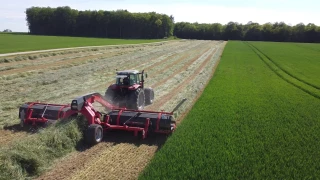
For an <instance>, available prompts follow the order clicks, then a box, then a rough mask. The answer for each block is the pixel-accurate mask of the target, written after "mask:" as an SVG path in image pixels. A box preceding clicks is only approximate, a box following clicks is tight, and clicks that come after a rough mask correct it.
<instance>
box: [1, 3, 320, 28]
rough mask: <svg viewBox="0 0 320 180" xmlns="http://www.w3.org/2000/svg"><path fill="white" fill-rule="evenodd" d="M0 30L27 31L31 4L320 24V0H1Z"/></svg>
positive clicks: (178, 17) (205, 19)
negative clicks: (27, 17)
mask: <svg viewBox="0 0 320 180" xmlns="http://www.w3.org/2000/svg"><path fill="white" fill-rule="evenodd" d="M0 4H1V6H0V31H3V30H4V29H11V30H12V31H14V32H28V27H27V22H26V20H25V18H26V15H25V10H26V9H27V8H29V7H32V6H39V7H58V6H69V7H71V8H72V9H77V10H108V11H112V10H117V9H126V10H128V11H129V12H152V11H154V12H157V13H161V14H167V15H173V17H174V19H175V22H181V21H184V22H198V23H222V24H227V23H228V22H230V21H233V22H238V23H243V24H246V23H247V22H249V21H252V22H257V23H260V24H263V23H267V22H271V23H274V22H285V23H286V24H290V25H296V24H298V23H304V24H308V23H314V24H316V25H318V26H319V25H320V18H319V17H320V9H319V8H320V1H319V0H303V1H302V0H299V1H297V0H257V1H254V0H240V1H239V0H238V1H237V0H217V1H216V0H211V1H209V0H193V1H191V0H153V1H152V0H149V1H148V0H9V1H8V0H0Z"/></svg>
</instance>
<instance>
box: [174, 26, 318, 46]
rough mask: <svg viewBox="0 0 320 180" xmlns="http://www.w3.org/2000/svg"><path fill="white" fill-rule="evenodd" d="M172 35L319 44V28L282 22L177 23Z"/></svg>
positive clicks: (187, 37) (194, 37) (211, 38)
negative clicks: (261, 23)
mask: <svg viewBox="0 0 320 180" xmlns="http://www.w3.org/2000/svg"><path fill="white" fill-rule="evenodd" d="M174 35H175V36H177V37H180V38H186V39H208V40H220V39H223V40H229V39H230V40H248V41H279V42H320V27H319V26H316V25H315V24H312V23H309V24H307V25H304V24H302V23H300V24H297V25H294V26H289V25H287V24H285V23H283V22H277V23H274V24H272V23H266V24H263V25H260V24H258V23H253V22H248V23H247V24H244V25H243V24H239V23H236V22H229V23H228V24H226V25H222V24H219V23H213V24H198V23H187V22H179V23H176V24H175V26H174Z"/></svg>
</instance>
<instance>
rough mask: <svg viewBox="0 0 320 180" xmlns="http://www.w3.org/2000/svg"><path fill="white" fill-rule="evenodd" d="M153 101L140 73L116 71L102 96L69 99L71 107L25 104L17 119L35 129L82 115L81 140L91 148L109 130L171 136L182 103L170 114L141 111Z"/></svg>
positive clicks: (68, 105)
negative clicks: (83, 132) (103, 110)
mask: <svg viewBox="0 0 320 180" xmlns="http://www.w3.org/2000/svg"><path fill="white" fill-rule="evenodd" d="M146 77H147V76H146ZM126 81H128V82H126ZM153 98H154V94H153V90H152V89H151V88H144V71H142V72H141V73H139V72H138V71H135V70H128V71H118V72H117V75H116V83H115V84H112V85H110V86H109V87H108V88H107V90H106V93H105V96H102V95H101V94H100V93H90V94H86V95H83V96H80V97H77V98H75V99H73V100H72V101H71V104H48V103H41V102H27V103H24V104H23V105H21V106H20V108H19V118H20V120H21V124H22V125H25V124H31V125H38V124H45V123H48V122H52V121H53V122H56V121H57V120H62V119H68V118H70V117H74V116H78V114H82V115H83V116H84V117H85V118H86V120H87V124H88V127H87V128H86V132H85V135H84V136H85V140H86V143H88V144H91V145H94V144H97V143H99V142H101V141H102V139H103V135H104V132H106V131H109V130H123V131H132V132H133V133H134V135H135V136H138V135H140V136H141V138H142V139H144V138H146V136H147V134H148V133H161V134H170V133H172V132H173V131H174V130H175V129H176V122H175V120H174V117H173V112H174V111H176V110H177V109H178V108H179V107H180V106H181V104H182V103H183V102H184V101H185V100H186V99H183V100H182V101H181V102H180V103H179V104H178V105H177V106H176V107H175V108H174V109H173V110H172V112H164V111H146V110H143V108H144V105H145V104H152V103H153ZM95 102H98V103H99V104H101V105H102V106H103V107H104V108H105V109H107V113H105V112H100V111H98V110H97V109H96V108H95V107H94V106H93V103H95Z"/></svg>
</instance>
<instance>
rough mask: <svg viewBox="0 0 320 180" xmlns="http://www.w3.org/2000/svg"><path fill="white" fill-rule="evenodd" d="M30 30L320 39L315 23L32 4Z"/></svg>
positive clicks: (62, 33) (101, 34)
mask: <svg viewBox="0 0 320 180" xmlns="http://www.w3.org/2000/svg"><path fill="white" fill-rule="evenodd" d="M26 17H27V18H26V20H27V25H28V27H29V31H30V34H35V35H57V36H84V37H105V38H142V39H146V38H147V39H154V38H165V37H170V36H173V35H174V36H176V37H178V38H184V39H203V40H250V41H280V42H320V27H319V26H316V25H315V24H312V23H309V24H306V25H305V24H302V23H300V24H296V25H294V26H290V25H287V24H285V23H284V22H277V23H273V24H272V23H266V24H261V25H260V24H258V23H254V22H248V23H247V24H239V23H237V22H229V23H227V24H225V25H223V24H220V23H212V24H205V23H202V24H199V23H189V22H178V23H175V22H174V17H173V16H168V15H166V14H159V13H156V12H149V13H130V12H128V11H127V10H117V11H103V10H100V11H90V10H86V11H78V10H75V9H71V8H70V7H69V6H63V7H57V8H50V7H31V8H27V10H26Z"/></svg>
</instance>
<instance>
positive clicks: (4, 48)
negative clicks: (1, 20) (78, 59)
mask: <svg viewBox="0 0 320 180" xmlns="http://www.w3.org/2000/svg"><path fill="white" fill-rule="evenodd" d="M164 40H166V39H148V40H142V39H130V40H127V39H106V38H82V37H63V36H35V35H27V34H14V33H0V54H1V53H10V52H22V51H32V50H46V49H55V48H70V47H81V46H100V45H119V44H138V43H151V42H158V41H164Z"/></svg>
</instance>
